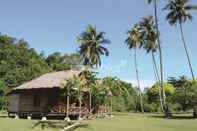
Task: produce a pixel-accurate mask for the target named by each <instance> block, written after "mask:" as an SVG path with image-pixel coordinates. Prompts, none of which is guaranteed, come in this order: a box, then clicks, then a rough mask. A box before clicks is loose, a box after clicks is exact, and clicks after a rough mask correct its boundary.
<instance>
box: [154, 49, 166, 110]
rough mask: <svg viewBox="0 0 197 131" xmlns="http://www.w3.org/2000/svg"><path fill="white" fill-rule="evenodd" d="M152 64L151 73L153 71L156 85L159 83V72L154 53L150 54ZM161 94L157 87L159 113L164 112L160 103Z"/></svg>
mask: <svg viewBox="0 0 197 131" xmlns="http://www.w3.org/2000/svg"><path fill="white" fill-rule="evenodd" d="M152 62H153V71H154V75H155V79H156V81H157V82H158V83H160V77H159V71H158V68H157V63H156V59H155V55H154V52H152ZM159 85H160V84H159ZM161 94H162V93H161V86H159V101H160V106H161V111H162V112H164V108H163V101H162V96H161Z"/></svg>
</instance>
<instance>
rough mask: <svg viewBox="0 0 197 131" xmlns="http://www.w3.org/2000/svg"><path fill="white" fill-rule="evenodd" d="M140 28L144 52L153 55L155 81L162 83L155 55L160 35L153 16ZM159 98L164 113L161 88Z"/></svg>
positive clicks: (142, 22)
mask: <svg viewBox="0 0 197 131" xmlns="http://www.w3.org/2000/svg"><path fill="white" fill-rule="evenodd" d="M140 28H141V33H142V34H143V48H144V50H146V52H147V53H151V55H152V64H153V71H154V75H155V79H156V82H159V83H160V76H159V71H158V68H157V62H156V59H155V53H156V52H157V50H158V43H157V37H158V35H157V31H156V26H155V21H154V20H153V16H147V17H144V18H143V20H142V21H141V22H140ZM159 98H160V105H161V110H162V111H164V109H163V102H162V96H161V88H159Z"/></svg>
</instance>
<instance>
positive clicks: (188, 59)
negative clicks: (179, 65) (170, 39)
mask: <svg viewBox="0 0 197 131" xmlns="http://www.w3.org/2000/svg"><path fill="white" fill-rule="evenodd" d="M179 25H180V30H181V39H182V41H183V46H184V49H185V53H186V56H187V61H188V64H189V68H190V72H191V75H192V79H193V80H195V76H194V72H193V68H192V64H191V60H190V56H189V52H188V48H187V44H186V42H185V37H184V34H183V27H182V22H181V21H180V22H179Z"/></svg>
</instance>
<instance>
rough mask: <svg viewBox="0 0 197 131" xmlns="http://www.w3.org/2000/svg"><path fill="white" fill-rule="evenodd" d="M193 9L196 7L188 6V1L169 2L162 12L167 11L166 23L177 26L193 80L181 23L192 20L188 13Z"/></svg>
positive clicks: (171, 0) (196, 7)
mask: <svg viewBox="0 0 197 131" xmlns="http://www.w3.org/2000/svg"><path fill="white" fill-rule="evenodd" d="M194 9H197V6H193V5H191V4H189V0H169V1H168V4H167V5H166V6H165V8H164V10H167V11H168V14H167V16H166V20H167V21H168V23H169V24H170V25H176V24H179V27H180V31H181V38H182V42H183V46H184V50H185V53H186V56H187V61H188V64H189V69H190V72H191V75H192V79H193V80H194V79H195V76H194V71H193V68H192V63H191V60H190V56H189V51H188V47H187V44H186V41H185V37H184V33H183V23H185V22H187V21H188V20H192V14H191V12H190V11H192V10H194Z"/></svg>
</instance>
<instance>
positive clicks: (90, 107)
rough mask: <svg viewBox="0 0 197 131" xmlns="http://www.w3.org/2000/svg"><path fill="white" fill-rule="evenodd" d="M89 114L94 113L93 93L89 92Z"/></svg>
mask: <svg viewBox="0 0 197 131" xmlns="http://www.w3.org/2000/svg"><path fill="white" fill-rule="evenodd" d="M89 113H92V93H91V91H89Z"/></svg>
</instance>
